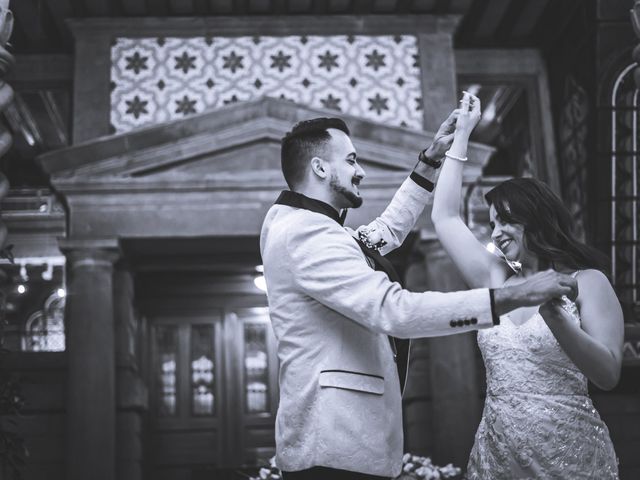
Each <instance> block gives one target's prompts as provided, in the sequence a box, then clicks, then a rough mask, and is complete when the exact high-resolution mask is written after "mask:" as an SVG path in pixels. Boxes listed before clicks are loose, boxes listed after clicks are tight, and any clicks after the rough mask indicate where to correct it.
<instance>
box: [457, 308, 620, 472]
mask: <svg viewBox="0 0 640 480" xmlns="http://www.w3.org/2000/svg"><path fill="white" fill-rule="evenodd" d="M563 300H564V304H563V308H564V309H565V310H566V311H567V312H568V313H569V314H570V317H571V319H572V321H574V322H576V323H578V324H579V323H580V315H579V312H578V309H577V307H576V305H575V304H574V303H573V302H571V301H570V300H569V299H567V298H566V297H565V298H564V299H563ZM478 345H479V347H480V350H481V352H482V357H483V359H484V362H485V366H486V371H487V397H486V401H485V407H484V411H483V415H482V420H481V422H480V426H479V427H478V431H477V433H476V438H475V444H474V446H473V450H472V452H471V457H470V459H469V465H468V467H467V478H468V479H487V480H488V479H491V480H501V479H504V480H513V479H525V478H526V479H582V478H585V479H586V478H597V479H617V478H618V473H617V472H618V469H617V460H616V456H615V452H614V450H613V445H612V443H611V439H610V437H609V431H608V429H607V427H606V425H605V424H604V422H603V421H602V420H601V419H600V416H599V415H598V412H597V411H596V410H595V408H594V407H593V404H592V402H591V399H590V398H589V396H588V391H587V379H586V377H585V376H584V375H583V374H582V373H581V372H580V370H579V369H578V368H577V367H576V366H575V365H574V364H573V362H572V361H571V359H569V357H568V356H567V355H566V354H565V353H564V351H563V350H562V348H561V347H560V345H559V343H558V341H557V340H556V339H555V337H554V336H553V333H552V332H551V330H550V329H549V327H547V324H546V323H545V321H544V319H543V318H542V316H541V315H540V314H539V313H537V312H536V313H535V314H534V315H533V316H531V317H530V318H529V319H528V320H527V321H526V322H524V323H522V324H521V325H515V324H514V323H513V322H512V321H511V319H510V318H509V316H508V315H504V316H502V317H501V321H500V325H499V326H497V327H494V328H491V329H487V330H481V331H479V332H478Z"/></svg>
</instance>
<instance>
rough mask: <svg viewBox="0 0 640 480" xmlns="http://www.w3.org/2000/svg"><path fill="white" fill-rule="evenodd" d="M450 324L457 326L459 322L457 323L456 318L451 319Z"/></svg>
mask: <svg viewBox="0 0 640 480" xmlns="http://www.w3.org/2000/svg"><path fill="white" fill-rule="evenodd" d="M449 325H451V326H452V327H455V326H456V325H457V324H456V321H455V320H451V321H450V322H449Z"/></svg>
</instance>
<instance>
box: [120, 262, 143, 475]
mask: <svg viewBox="0 0 640 480" xmlns="http://www.w3.org/2000/svg"><path fill="white" fill-rule="evenodd" d="M113 278H114V285H113V296H114V299H113V301H114V321H115V334H116V340H115V343H116V344H115V351H116V398H117V400H116V478H117V479H118V480H141V479H142V476H143V475H142V474H143V423H144V422H143V416H144V413H145V411H146V410H147V404H148V401H147V399H148V393H147V388H146V385H145V384H144V382H143V380H142V378H141V372H140V365H139V358H140V352H138V348H139V345H138V337H139V320H138V315H137V314H136V311H135V309H134V307H133V302H134V297H135V293H134V286H133V277H132V274H131V271H130V270H129V269H128V268H127V267H126V266H125V265H122V264H120V265H118V267H117V268H116V270H115V272H114V275H113Z"/></svg>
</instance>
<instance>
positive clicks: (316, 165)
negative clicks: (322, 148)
mask: <svg viewBox="0 0 640 480" xmlns="http://www.w3.org/2000/svg"><path fill="white" fill-rule="evenodd" d="M311 171H312V172H313V173H314V174H316V175H317V176H318V177H320V178H327V175H328V173H329V172H328V171H327V163H326V162H325V161H324V160H323V159H321V158H320V157H313V158H312V159H311Z"/></svg>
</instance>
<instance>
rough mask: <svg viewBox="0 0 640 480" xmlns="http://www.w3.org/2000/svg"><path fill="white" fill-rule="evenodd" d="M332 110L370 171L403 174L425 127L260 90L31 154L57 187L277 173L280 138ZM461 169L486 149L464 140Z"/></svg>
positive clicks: (472, 173) (481, 158) (471, 172)
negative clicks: (468, 150)
mask: <svg viewBox="0 0 640 480" xmlns="http://www.w3.org/2000/svg"><path fill="white" fill-rule="evenodd" d="M318 116H340V117H342V118H344V119H345V121H346V122H347V124H348V125H349V128H350V130H351V132H352V137H353V142H354V145H355V146H356V149H357V151H358V155H359V159H360V162H361V163H362V165H363V167H364V168H365V170H366V171H367V174H368V175H369V176H372V177H377V176H379V175H382V176H385V177H388V174H390V173H397V174H399V175H404V174H406V172H407V171H409V170H410V169H411V168H412V167H413V165H414V163H415V160H416V153H417V152H418V151H419V150H420V149H423V148H425V147H426V146H427V145H428V144H429V142H430V141H431V139H432V138H433V134H432V133H429V132H417V131H413V130H408V129H403V128H397V127H388V126H385V125H380V124H376V123H373V122H370V121H364V120H362V119H358V118H355V117H350V116H349V115H344V114H341V113H339V112H334V111H327V110H317V109H312V108H309V107H304V106H301V105H297V104H294V103H292V102H289V101H286V100H279V99H272V98H262V99H259V100H256V101H251V102H244V103H235V104H231V105H229V106H226V107H224V108H221V109H217V110H213V111H209V112H205V113H203V114H200V115H194V116H191V117H187V118H185V119H183V120H178V121H174V122H171V123H167V124H160V125H157V126H153V127H151V128H145V129H140V130H137V131H133V132H129V133H126V134H122V135H115V136H111V137H102V138H99V139H96V140H93V141H91V142H88V143H84V144H80V145H76V146H73V147H70V148H66V149H62V150H57V151H54V152H50V153H47V154H45V155H42V156H40V157H39V159H38V161H39V163H40V165H41V166H42V168H43V169H44V170H45V171H46V172H47V173H49V174H50V175H51V180H52V183H54V184H57V185H59V186H60V187H62V188H63V189H64V186H63V185H65V184H68V180H73V183H75V184H76V185H77V184H78V183H82V181H83V180H87V181H89V182H90V183H93V182H91V180H94V181H96V180H102V181H106V182H109V181H112V182H114V183H121V181H122V180H124V179H127V180H128V181H129V182H131V183H136V184H139V183H141V182H142V183H154V182H155V181H163V180H165V181H166V180H174V181H176V182H188V181H189V180H197V181H202V180H204V179H211V180H214V179H219V180H221V179H222V178H224V177H226V178H227V179H229V181H232V180H233V178H236V179H239V178H242V177H244V178H246V179H247V180H253V179H260V178H262V179H264V180H274V179H277V178H280V179H282V175H281V173H280V139H281V138H282V136H283V135H284V133H285V132H286V131H287V130H289V129H290V128H291V126H292V125H293V124H294V123H295V122H297V121H300V120H303V119H308V118H313V117H318ZM472 150H473V152H472V154H471V155H470V157H471V158H472V159H474V160H475V161H472V162H470V163H471V164H470V165H469V166H470V167H471V168H468V169H467V175H468V176H469V177H473V178H477V177H478V176H479V173H480V172H479V169H480V168H481V166H482V165H483V164H484V163H485V162H486V161H487V159H488V156H489V155H490V153H491V151H492V149H490V148H489V147H486V146H483V145H472Z"/></svg>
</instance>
